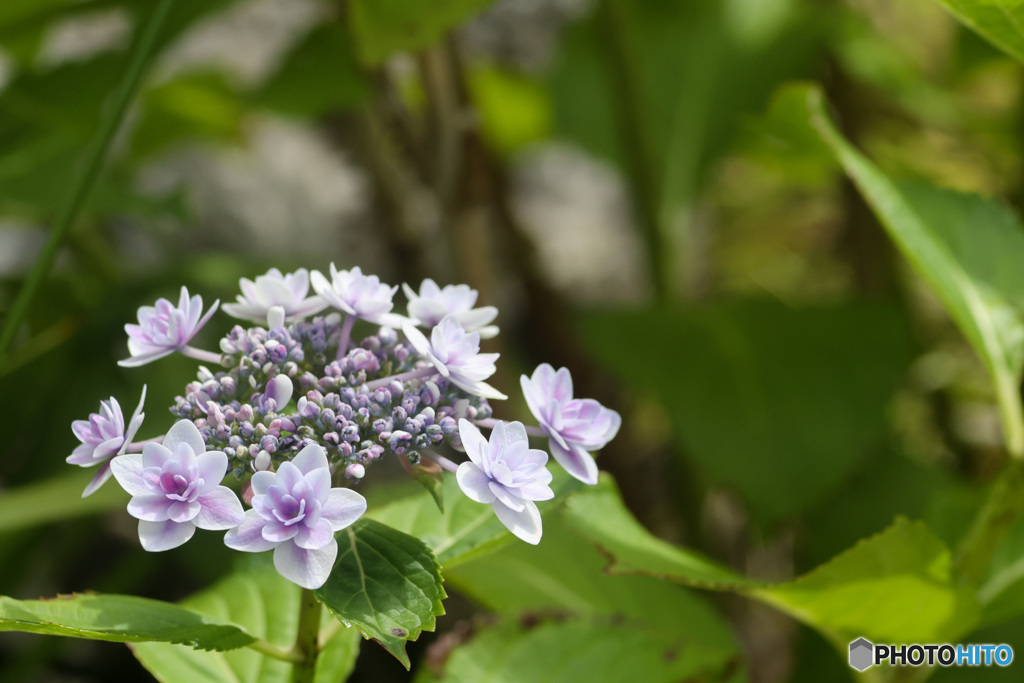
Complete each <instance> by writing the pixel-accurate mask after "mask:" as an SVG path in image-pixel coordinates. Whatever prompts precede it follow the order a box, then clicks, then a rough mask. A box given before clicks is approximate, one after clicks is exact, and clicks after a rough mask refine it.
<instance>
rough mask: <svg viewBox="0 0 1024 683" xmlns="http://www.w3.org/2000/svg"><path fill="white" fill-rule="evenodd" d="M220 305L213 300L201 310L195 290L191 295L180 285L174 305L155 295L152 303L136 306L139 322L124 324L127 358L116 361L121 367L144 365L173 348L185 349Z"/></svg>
mask: <svg viewBox="0 0 1024 683" xmlns="http://www.w3.org/2000/svg"><path fill="white" fill-rule="evenodd" d="M219 305H220V300H217V301H215V302H214V304H213V305H212V306H210V310H208V311H207V312H206V313H205V314H203V299H202V297H200V296H199V295H198V294H197V295H195V296H194V297H192V298H191V299H190V298H189V296H188V289H186V288H185V287H182V288H181V297H180V298H179V300H178V305H177V306H175V305H174V304H172V303H171V302H170V301H168V300H167V299H158V300H157V302H156V306H142V307H141V308H139V324H138V325H132V324H128V325H125V326H124V329H125V332H127V333H128V352H129V353H131V357H130V358H125V359H124V360H120V361H118V362H117V364H118V365H120V366H122V367H136V366H139V365H145V364H146V363H148V362H150V361H154V360H156V359H158V358H163V357H164V356H169V355H170V354H172V353H174V352H175V351H186V350H188V349H189V346H188V343H189V342H190V341H191V340H192V337H194V336H195V335H196V332H198V331H199V329H200V328H201V327H202V326H203V325H205V324H206V321H207V320H209V319H210V316H212V315H213V312H214V311H216V310H217V306H219Z"/></svg>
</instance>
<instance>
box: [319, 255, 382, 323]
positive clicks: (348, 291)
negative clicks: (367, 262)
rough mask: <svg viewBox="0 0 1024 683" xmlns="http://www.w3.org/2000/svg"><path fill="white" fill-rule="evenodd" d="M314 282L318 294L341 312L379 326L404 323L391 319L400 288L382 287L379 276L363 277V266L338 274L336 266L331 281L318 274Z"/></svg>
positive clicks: (340, 271) (341, 271)
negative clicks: (394, 301)
mask: <svg viewBox="0 0 1024 683" xmlns="http://www.w3.org/2000/svg"><path fill="white" fill-rule="evenodd" d="M310 278H311V280H312V282H313V289H315V290H316V293H317V294H318V295H320V297H321V298H322V299H323V300H324V301H326V302H327V303H328V304H330V305H331V306H333V307H334V308H336V309H338V310H339V311H342V312H344V313H348V314H349V315H351V316H354V317H356V318H359V319H361V320H367V321H369V322H371V323H376V324H378V325H388V324H392V325H393V324H395V322H396V321H399V320H401V318H399V316H395V315H390V313H391V309H392V307H394V303H393V302H392V299H393V298H394V296H395V292H397V291H398V287H397V286H395V287H389V286H388V285H385V284H382V283H381V281H380V278H378V277H377V276H376V275H363V271H362V270H360V268H359V266H356V267H355V268H353V269H352V270H338V269H337V268H335V267H334V264H333V263H332V264H331V279H330V280H328V279H327V278H326V277H325V276H324V275H323V273H321V272H320V271H318V270H314V271H313V273H312V274H311V275H310Z"/></svg>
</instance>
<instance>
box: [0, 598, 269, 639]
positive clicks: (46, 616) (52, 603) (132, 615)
mask: <svg viewBox="0 0 1024 683" xmlns="http://www.w3.org/2000/svg"><path fill="white" fill-rule="evenodd" d="M0 631H25V632H28V633H41V634H45V635H59V636H73V637H76V638H88V639H90V640H109V641H114V642H119V643H140V642H145V641H161V642H167V643H183V644H187V645H191V646H192V647H194V648H198V649H203V650H231V649H234V648H239V647H244V646H245V645H248V644H249V643H251V642H253V640H254V638H253V636H252V635H250V634H249V633H247V632H246V631H244V630H243V629H241V628H239V627H238V626H235V625H234V624H231V623H225V622H223V621H220V620H216V619H210V618H208V617H205V616H203V615H201V614H197V613H195V612H192V611H190V610H187V609H185V608H183V607H178V606H177V605H172V604H170V603H166V602H161V601H160V600H149V599H147V598H138V597H134V596H130V595H89V594H87V595H69V596H61V597H57V598H54V599H51V600H15V599H14V598H6V597H0Z"/></svg>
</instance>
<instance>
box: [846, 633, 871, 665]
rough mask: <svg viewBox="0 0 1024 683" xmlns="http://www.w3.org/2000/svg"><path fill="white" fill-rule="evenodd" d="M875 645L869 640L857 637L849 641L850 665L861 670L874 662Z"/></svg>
mask: <svg viewBox="0 0 1024 683" xmlns="http://www.w3.org/2000/svg"><path fill="white" fill-rule="evenodd" d="M874 653H875V646H874V645H873V644H872V643H871V641H869V640H866V639H864V638H858V639H857V640H855V641H853V642H852V643H850V666H852V667H853V668H854V669H856V670H857V671H863V670H864V669H867V668H868V667H869V666H871V665H872V664H874V663H875V662H874V659H875V657H874Z"/></svg>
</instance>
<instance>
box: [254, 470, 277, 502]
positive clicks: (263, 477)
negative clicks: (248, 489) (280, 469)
mask: <svg viewBox="0 0 1024 683" xmlns="http://www.w3.org/2000/svg"><path fill="white" fill-rule="evenodd" d="M276 479H277V475H276V474H274V473H273V472H256V473H255V474H253V475H252V479H250V480H249V482H250V483H251V484H252V492H253V494H255V495H257V496H262V495H266V493H267V490H268V489H269V488H270V486H271V485H272V484H273V483H274V481H275V480H276Z"/></svg>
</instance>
